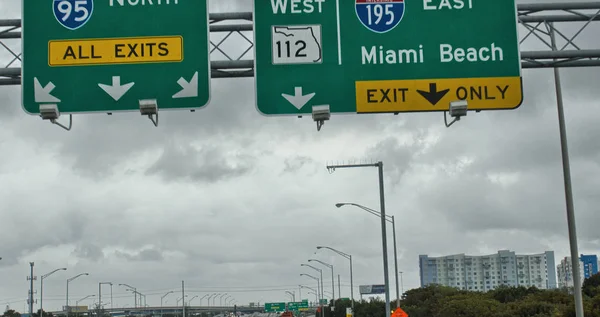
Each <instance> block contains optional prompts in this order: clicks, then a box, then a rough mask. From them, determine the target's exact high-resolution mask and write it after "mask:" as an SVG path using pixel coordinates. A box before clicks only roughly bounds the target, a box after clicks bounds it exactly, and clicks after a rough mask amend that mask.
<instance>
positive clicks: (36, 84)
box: [33, 77, 60, 103]
mask: <svg viewBox="0 0 600 317" xmlns="http://www.w3.org/2000/svg"><path fill="white" fill-rule="evenodd" d="M55 87H56V86H54V84H53V83H52V82H48V85H46V87H42V84H40V81H39V80H38V79H37V77H34V78H33V91H34V96H35V102H39V103H46V102H60V99H58V98H56V97H54V96H52V95H51V94H50V93H51V92H52V90H54V88H55Z"/></svg>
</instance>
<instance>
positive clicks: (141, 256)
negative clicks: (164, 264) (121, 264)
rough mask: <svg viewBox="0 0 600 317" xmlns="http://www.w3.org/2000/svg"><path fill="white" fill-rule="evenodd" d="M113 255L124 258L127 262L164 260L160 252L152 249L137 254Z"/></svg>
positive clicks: (120, 252) (119, 253)
mask: <svg viewBox="0 0 600 317" xmlns="http://www.w3.org/2000/svg"><path fill="white" fill-rule="evenodd" d="M115 255H116V256H117V257H121V258H124V259H126V260H128V261H139V262H146V261H162V260H163V259H164V257H163V255H162V252H161V251H160V250H156V249H153V248H150V249H143V250H140V251H139V252H137V253H128V252H122V251H115Z"/></svg>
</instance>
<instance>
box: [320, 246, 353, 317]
mask: <svg viewBox="0 0 600 317" xmlns="http://www.w3.org/2000/svg"><path fill="white" fill-rule="evenodd" d="M321 249H327V250H331V251H333V252H335V253H337V254H339V255H341V256H343V257H345V258H346V259H348V260H349V261H350V300H351V301H352V302H351V304H352V314H354V278H353V276H352V255H350V254H348V253H344V252H342V251H338V250H336V249H334V248H331V247H325V246H318V247H317V250H321Z"/></svg>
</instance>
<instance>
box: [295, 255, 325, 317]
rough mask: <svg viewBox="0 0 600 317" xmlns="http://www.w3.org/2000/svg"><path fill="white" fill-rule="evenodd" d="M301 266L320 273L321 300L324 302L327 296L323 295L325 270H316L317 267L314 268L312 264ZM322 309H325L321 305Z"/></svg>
mask: <svg viewBox="0 0 600 317" xmlns="http://www.w3.org/2000/svg"><path fill="white" fill-rule="evenodd" d="M300 266H306V267H309V268H311V269H313V270H315V271H317V272H319V274H320V276H321V278H320V279H319V280H320V283H321V298H320V300H323V298H325V296H324V295H323V270H321V269H319V268H316V267H314V266H312V265H310V264H304V263H302V264H300ZM319 303H320V301H319ZM322 307H323V305H322V304H321V308H322ZM323 316H325V315H323Z"/></svg>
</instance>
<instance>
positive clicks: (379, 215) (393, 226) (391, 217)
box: [335, 203, 400, 308]
mask: <svg viewBox="0 0 600 317" xmlns="http://www.w3.org/2000/svg"><path fill="white" fill-rule="evenodd" d="M335 206H336V207H338V208H340V207H343V206H354V207H358V208H360V209H362V210H364V211H366V212H368V213H370V214H372V215H374V216H376V217H379V218H381V213H380V212H379V211H377V210H374V209H372V208H368V207H365V206H363V205H359V204H355V203H337V204H335ZM385 220H386V221H387V222H391V223H392V232H393V234H394V267H395V271H396V274H395V275H396V308H400V287H399V284H400V283H398V249H397V247H396V220H395V218H394V216H389V215H385Z"/></svg>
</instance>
